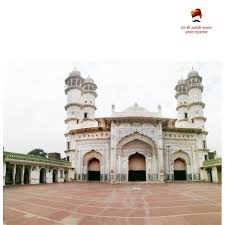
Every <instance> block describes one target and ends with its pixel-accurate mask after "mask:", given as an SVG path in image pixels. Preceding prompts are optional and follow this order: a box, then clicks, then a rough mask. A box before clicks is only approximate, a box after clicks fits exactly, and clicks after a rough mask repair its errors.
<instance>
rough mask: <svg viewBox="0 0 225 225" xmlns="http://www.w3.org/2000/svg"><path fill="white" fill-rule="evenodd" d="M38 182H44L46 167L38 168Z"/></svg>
mask: <svg viewBox="0 0 225 225" xmlns="http://www.w3.org/2000/svg"><path fill="white" fill-rule="evenodd" d="M39 181H40V183H41V184H43V183H46V169H45V168H42V169H41V170H40V180H39Z"/></svg>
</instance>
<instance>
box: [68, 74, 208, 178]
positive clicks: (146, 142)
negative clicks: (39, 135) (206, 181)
mask: <svg viewBox="0 0 225 225" xmlns="http://www.w3.org/2000/svg"><path fill="white" fill-rule="evenodd" d="M65 84H66V89H65V93H66V95H67V104H66V107H65V109H66V112H67V118H66V120H65V123H66V127H67V132H66V134H65V137H66V150H65V153H66V156H67V160H68V161H69V162H70V163H71V165H72V168H74V179H75V180H77V181H88V180H99V181H102V182H128V181H145V182H164V181H173V180H200V179H201V177H200V171H201V167H202V166H203V162H204V161H205V160H207V159H208V152H209V149H208V148H207V140H206V137H207V134H208V133H207V131H206V128H205V121H206V117H205V116H204V112H203V111H204V107H205V103H203V102H202V92H203V85H202V77H201V76H200V75H199V73H198V72H197V71H195V70H191V71H190V72H189V73H188V75H187V78H186V79H180V80H179V81H178V83H177V85H176V87H175V91H176V94H175V98H176V100H177V108H176V110H177V119H175V118H165V117H163V116H162V108H161V106H160V105H159V106H158V111H157V112H150V111H149V110H147V109H145V108H144V107H141V106H139V105H138V104H137V103H135V104H134V105H133V106H131V107H129V108H127V109H125V110H124V111H122V112H117V111H116V107H115V105H112V114H111V116H108V117H101V118H96V117H95V111H96V106H95V99H96V97H97V85H96V84H95V83H94V80H93V79H91V78H90V76H89V77H88V78H86V79H85V78H83V77H82V76H81V73H80V72H79V71H77V70H74V71H72V72H71V73H70V74H69V76H68V77H67V78H66V80H65Z"/></svg>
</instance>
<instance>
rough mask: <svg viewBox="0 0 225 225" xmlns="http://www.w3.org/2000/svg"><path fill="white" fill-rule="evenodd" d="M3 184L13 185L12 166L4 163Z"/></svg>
mask: <svg viewBox="0 0 225 225" xmlns="http://www.w3.org/2000/svg"><path fill="white" fill-rule="evenodd" d="M5 184H6V185H8V184H13V165H10V164H9V163H6V175H5Z"/></svg>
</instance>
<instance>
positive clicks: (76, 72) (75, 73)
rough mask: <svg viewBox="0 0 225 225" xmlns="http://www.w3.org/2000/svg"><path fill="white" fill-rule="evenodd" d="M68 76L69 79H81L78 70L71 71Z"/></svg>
mask: <svg viewBox="0 0 225 225" xmlns="http://www.w3.org/2000/svg"><path fill="white" fill-rule="evenodd" d="M69 76H70V77H75V76H76V77H81V73H80V71H79V70H76V69H75V70H73V71H72V72H70V74H69Z"/></svg>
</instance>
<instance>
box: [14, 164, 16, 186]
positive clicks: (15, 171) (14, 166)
mask: <svg viewBox="0 0 225 225" xmlns="http://www.w3.org/2000/svg"><path fill="white" fill-rule="evenodd" d="M13 184H16V164H14V165H13Z"/></svg>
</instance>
